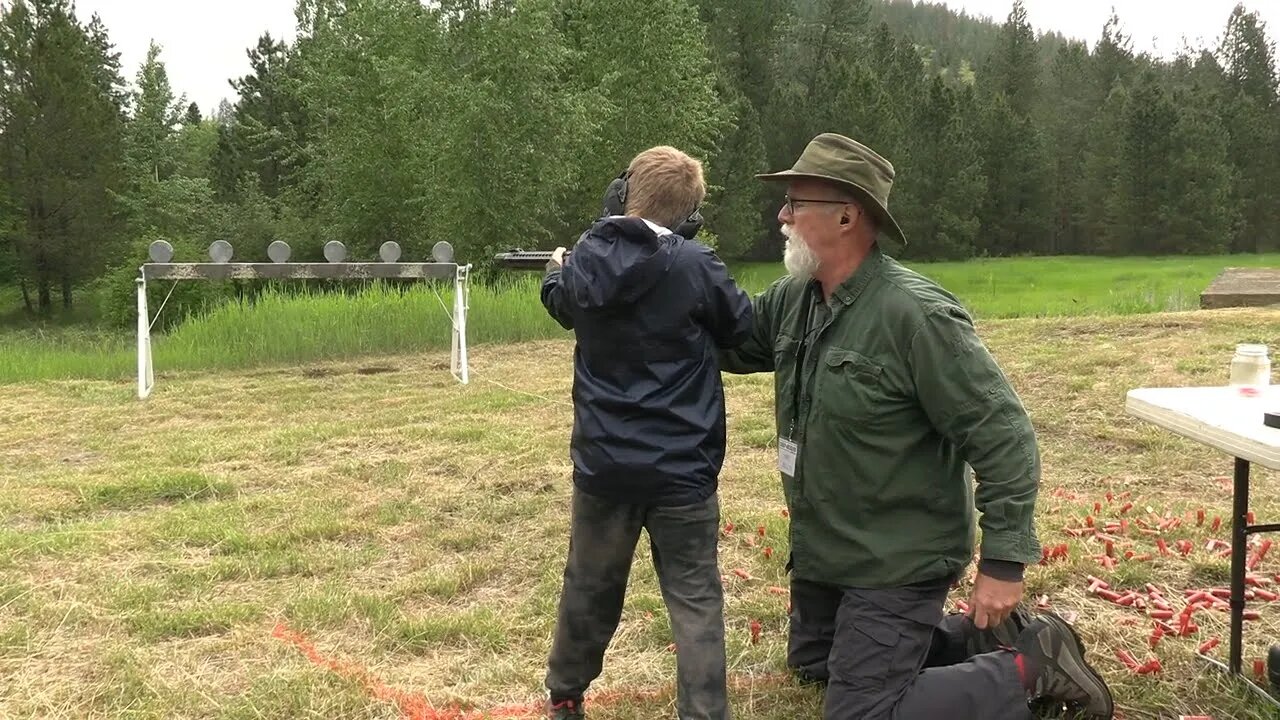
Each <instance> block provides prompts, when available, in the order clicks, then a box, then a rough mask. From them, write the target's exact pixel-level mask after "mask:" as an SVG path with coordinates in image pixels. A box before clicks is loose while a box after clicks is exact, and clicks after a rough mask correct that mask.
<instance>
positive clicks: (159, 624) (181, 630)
mask: <svg viewBox="0 0 1280 720" xmlns="http://www.w3.org/2000/svg"><path fill="white" fill-rule="evenodd" d="M262 615H263V611H262V608H261V607H259V606H257V605H253V604H250V603H243V602H214V603H208V604H201V605H197V606H196V607H191V608H173V607H166V606H156V605H147V606H146V607H145V608H143V609H141V610H138V611H136V612H133V613H131V614H129V615H127V616H126V623H127V625H128V628H129V630H130V632H132V633H133V634H134V635H135V636H137V637H138V639H139V640H142V641H145V642H157V641H160V640H168V639H174V638H194V637H203V636H206V635H221V634H223V633H225V632H227V631H229V630H231V629H232V628H233V627H235V626H236V625H242V624H246V623H251V622H254V621H256V620H257V619H258V618H260V617H262Z"/></svg>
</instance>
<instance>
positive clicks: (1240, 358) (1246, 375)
mask: <svg viewBox="0 0 1280 720" xmlns="http://www.w3.org/2000/svg"><path fill="white" fill-rule="evenodd" d="M1230 384H1231V385H1232V386H1239V387H1256V388H1262V387H1266V386H1267V385H1270V384H1271V358H1269V357H1268V356H1267V346H1266V345H1254V344H1248V343H1244V344H1240V345H1237V346H1236V355H1235V357H1233V358H1231V382H1230Z"/></svg>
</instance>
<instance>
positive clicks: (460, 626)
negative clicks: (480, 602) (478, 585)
mask: <svg viewBox="0 0 1280 720" xmlns="http://www.w3.org/2000/svg"><path fill="white" fill-rule="evenodd" d="M381 640H382V642H383V644H384V645H385V646H386V647H387V648H388V649H390V650H394V651H396V652H406V653H410V654H413V655H426V654H430V653H434V652H438V651H439V650H440V648H441V647H455V648H472V649H478V650H484V651H489V652H501V651H502V650H505V649H506V648H507V643H508V641H509V640H510V638H509V637H508V635H507V625H506V623H505V622H504V621H503V620H502V618H501V617H500V616H499V615H498V614H497V613H496V612H494V611H493V610H492V609H491V608H487V607H481V608H474V609H470V610H463V611H460V612H441V611H438V610H432V611H430V612H426V613H423V614H421V615H420V616H418V617H400V618H397V619H396V620H393V621H392V622H390V623H389V624H388V625H387V627H386V628H385V629H384V631H383V635H382V638H381Z"/></svg>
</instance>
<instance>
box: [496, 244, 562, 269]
mask: <svg viewBox="0 0 1280 720" xmlns="http://www.w3.org/2000/svg"><path fill="white" fill-rule="evenodd" d="M565 256H566V257H568V253H565ZM493 261H494V263H496V264H497V265H498V267H501V268H506V269H507V270H544V269H546V267H547V263H549V262H551V251H550V250H518V249H517V250H510V251H508V252H504V253H498V254H497V255H494V256H493Z"/></svg>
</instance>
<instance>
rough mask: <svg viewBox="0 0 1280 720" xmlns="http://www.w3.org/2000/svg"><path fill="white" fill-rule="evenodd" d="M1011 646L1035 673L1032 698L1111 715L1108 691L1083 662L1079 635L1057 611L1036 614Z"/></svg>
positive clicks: (1106, 718)
mask: <svg viewBox="0 0 1280 720" xmlns="http://www.w3.org/2000/svg"><path fill="white" fill-rule="evenodd" d="M1014 648H1015V649H1016V650H1017V652H1018V653H1019V654H1021V655H1024V656H1025V657H1026V663H1027V666H1028V669H1029V670H1031V671H1033V672H1034V673H1035V675H1034V677H1032V678H1030V680H1031V681H1032V683H1031V685H1032V687H1031V689H1030V691H1029V692H1030V694H1031V696H1032V698H1033V699H1037V700H1039V699H1044V700H1052V701H1056V702H1060V703H1065V704H1066V705H1067V706H1068V707H1070V708H1072V709H1074V710H1079V711H1082V712H1083V713H1084V716H1085V717H1088V718H1098V719H1100V720H1111V718H1112V717H1114V715H1115V701H1114V700H1113V699H1112V697H1111V690H1110V689H1109V688H1107V683H1106V682H1105V681H1104V680H1103V679H1102V676H1101V675H1099V674H1098V673H1097V671H1096V670H1094V669H1093V668H1091V667H1089V664H1088V663H1086V662H1085V660H1084V644H1083V643H1082V642H1080V636H1079V635H1077V634H1076V631H1075V630H1074V629H1073V628H1072V627H1071V626H1070V625H1068V624H1067V621H1065V620H1063V619H1062V618H1061V617H1059V616H1058V615H1057V614H1055V613H1052V612H1044V613H1042V614H1040V615H1039V616H1037V617H1036V618H1035V619H1034V620H1032V621H1031V624H1030V625H1028V626H1027V628H1026V629H1025V630H1023V631H1022V635H1021V636H1020V637H1019V638H1018V641H1017V642H1016V643H1015V644H1014Z"/></svg>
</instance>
